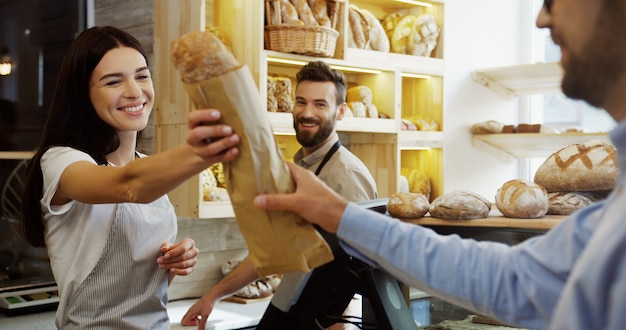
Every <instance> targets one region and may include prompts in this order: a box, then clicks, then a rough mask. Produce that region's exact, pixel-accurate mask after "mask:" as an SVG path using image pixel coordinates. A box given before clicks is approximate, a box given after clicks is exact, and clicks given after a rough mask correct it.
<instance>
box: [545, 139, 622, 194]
mask: <svg viewBox="0 0 626 330" xmlns="http://www.w3.org/2000/svg"><path fill="white" fill-rule="evenodd" d="M618 174H619V169H618V165H617V155H616V153H615V149H614V148H613V146H611V145H610V144H608V143H605V142H602V141H598V140H594V141H589V142H587V143H584V144H570V145H568V146H566V147H564V148H562V149H560V150H558V151H556V152H555V153H553V154H552V155H550V156H549V157H548V158H547V159H546V160H545V161H544V162H543V164H541V165H540V166H539V168H538V169H537V172H536V173H535V178H534V181H535V183H537V184H539V185H542V186H543V187H545V188H546V190H547V191H549V192H555V191H596V190H611V189H613V187H614V186H615V184H616V183H617V177H618Z"/></svg>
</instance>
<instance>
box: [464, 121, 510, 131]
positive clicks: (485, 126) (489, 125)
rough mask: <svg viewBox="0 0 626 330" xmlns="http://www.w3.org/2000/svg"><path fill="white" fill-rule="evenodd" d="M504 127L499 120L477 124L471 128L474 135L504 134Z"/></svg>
mask: <svg viewBox="0 0 626 330" xmlns="http://www.w3.org/2000/svg"><path fill="white" fill-rule="evenodd" d="M503 128H504V125H503V124H502V123H501V122H499V121H497V120H487V121H481V122H479V123H475V124H474V125H472V127H471V131H472V134H498V133H502V129H503Z"/></svg>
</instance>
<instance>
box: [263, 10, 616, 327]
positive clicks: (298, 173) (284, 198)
mask: <svg viewBox="0 0 626 330" xmlns="http://www.w3.org/2000/svg"><path fill="white" fill-rule="evenodd" d="M537 26H539V27H542V28H550V29H551V32H552V38H553V40H554V41H555V43H556V44H558V45H559V46H560V47H561V51H562V59H561V65H562V66H563V69H564V77H563V82H562V88H563V92H564V93H565V94H566V95H567V96H569V97H571V98H574V99H582V100H585V101H587V102H588V103H589V104H591V105H593V106H596V107H601V108H604V109H605V110H606V111H607V112H608V113H609V114H610V115H611V116H612V117H613V118H614V119H615V120H616V121H617V122H618V123H619V125H618V127H616V128H615V129H614V130H613V131H612V132H611V133H610V138H611V140H612V142H613V144H614V145H615V147H616V148H617V151H618V159H619V166H620V168H621V169H626V120H625V119H626V1H625V0H596V1H583V0H546V1H545V2H544V7H543V8H542V10H541V12H540V13H539V16H538V18H537ZM289 165H290V170H291V172H292V176H293V177H294V180H295V182H296V185H297V189H296V191H295V193H293V194H286V195H260V196H258V197H257V198H256V199H255V201H254V202H255V205H257V206H258V207H261V208H264V209H267V210H289V211H293V212H296V213H298V214H299V215H300V216H302V217H303V218H305V219H307V220H308V221H311V222H313V223H316V224H318V225H320V226H321V227H322V228H324V229H325V230H327V231H329V232H333V233H335V232H336V233H337V236H338V237H339V238H340V240H341V244H342V246H343V247H344V249H345V250H346V251H347V252H348V253H350V254H352V255H354V256H357V257H358V258H361V259H363V260H365V261H367V262H369V263H371V264H373V265H375V266H378V267H381V268H384V269H385V270H387V271H388V272H390V273H391V274H393V275H394V276H396V277H397V278H398V279H399V280H401V281H402V282H405V283H407V284H409V285H411V286H414V287H416V288H419V289H421V290H423V291H426V292H429V293H431V294H433V295H436V296H438V297H441V298H443V299H446V300H448V301H450V302H452V303H454V304H457V305H459V306H461V307H464V308H467V309H470V310H473V311H475V312H477V313H481V314H484V315H488V316H492V317H494V318H496V319H499V320H501V321H503V322H505V323H508V324H512V325H517V326H522V327H528V328H534V329H568V330H572V329H585V330H590V329H593V330H596V329H624V327H625V326H626V207H625V206H624V205H626V191H625V190H624V189H625V188H626V186H625V184H626V183H625V182H624V180H625V179H626V174H625V173H626V172H622V173H621V174H620V177H619V181H618V183H617V186H616V188H615V189H614V191H613V193H612V194H611V195H610V196H609V197H608V198H607V199H606V200H605V201H603V202H599V203H596V204H594V205H592V206H590V207H588V208H586V209H583V210H581V211H579V212H577V213H575V214H573V215H572V216H570V217H569V218H567V219H565V220H563V221H562V222H561V223H560V224H559V225H558V226H556V227H555V228H553V229H552V230H550V231H548V232H547V233H546V234H544V235H540V236H537V237H534V238H531V239H528V240H526V241H524V242H522V243H520V244H518V245H515V246H508V245H505V244H501V243H495V242H477V241H474V240H469V239H461V238H459V237H458V236H455V235H452V236H441V235H438V234H436V233H435V232H433V231H432V230H430V229H427V228H424V227H421V226H417V225H413V224H407V223H404V222H401V221H398V220H395V219H392V218H390V217H386V216H384V215H380V214H377V213H374V212H371V211H368V210H365V209H363V208H360V207H358V206H357V205H355V204H353V203H349V202H347V201H346V200H344V199H343V198H341V197H340V196H339V195H337V194H336V193H334V192H332V191H331V190H329V189H328V188H326V187H325V186H324V185H323V184H322V183H321V182H319V180H317V179H316V178H315V176H314V175H313V174H312V173H310V172H308V171H306V170H303V169H300V168H298V167H297V166H295V165H293V164H289Z"/></svg>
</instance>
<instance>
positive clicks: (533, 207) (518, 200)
mask: <svg viewBox="0 0 626 330" xmlns="http://www.w3.org/2000/svg"><path fill="white" fill-rule="evenodd" d="M496 207H497V208H498V210H500V212H502V214H503V215H505V216H507V217H510V218H523V219H532V218H541V217H543V216H544V215H546V212H548V193H547V192H546V189H545V188H544V187H542V186H540V185H538V184H536V183H534V182H530V181H524V180H511V181H507V182H505V183H504V184H503V185H502V187H501V188H500V189H498V192H497V193H496Z"/></svg>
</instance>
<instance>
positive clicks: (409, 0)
mask: <svg viewBox="0 0 626 330" xmlns="http://www.w3.org/2000/svg"><path fill="white" fill-rule="evenodd" d="M395 1H396V2H402V3H408V4H409V5H416V6H422V7H432V6H433V5H432V4H430V3H428V2H423V1H415V0H395Z"/></svg>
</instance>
